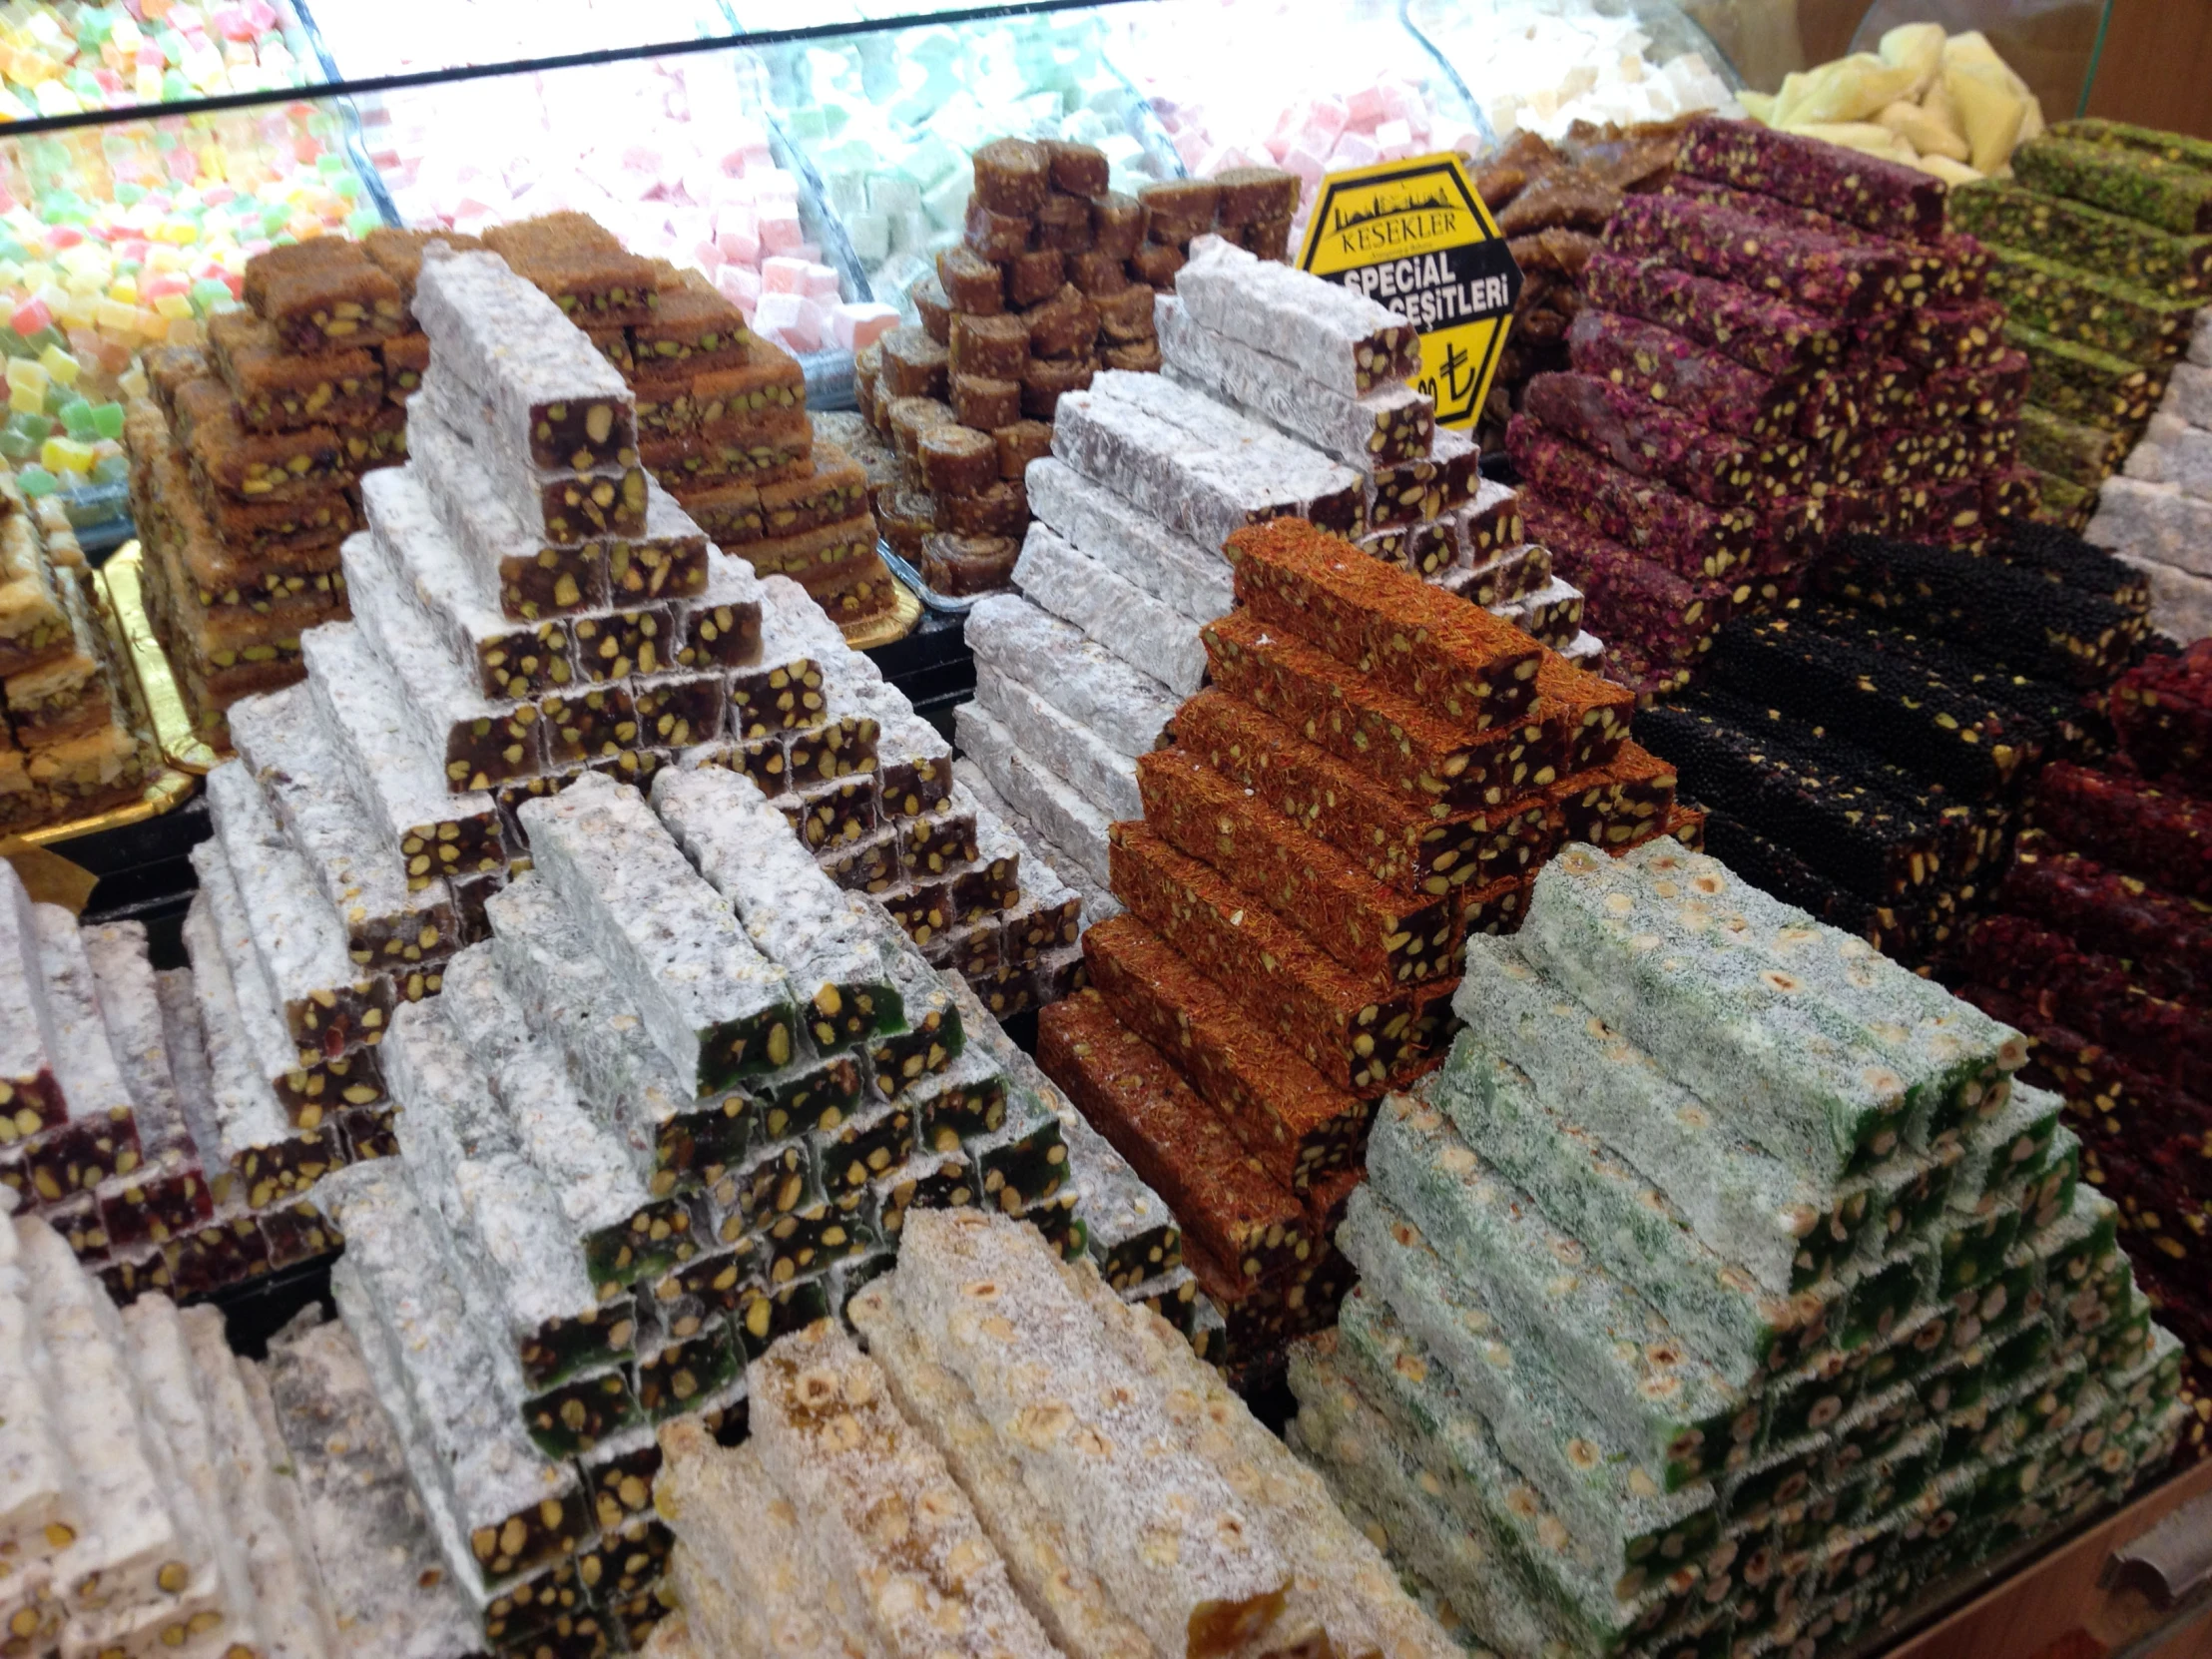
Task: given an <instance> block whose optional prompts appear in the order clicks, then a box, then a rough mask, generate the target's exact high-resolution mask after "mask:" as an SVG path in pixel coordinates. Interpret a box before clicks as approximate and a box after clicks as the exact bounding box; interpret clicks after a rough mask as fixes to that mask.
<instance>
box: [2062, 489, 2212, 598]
mask: <svg viewBox="0 0 2212 1659" xmlns="http://www.w3.org/2000/svg"><path fill="white" fill-rule="evenodd" d="M2082 534H2083V536H2084V537H2086V538H2087V539H2088V540H2089V541H2091V542H2094V543H2095V544H2096V545H2097V546H2099V547H2109V548H2111V549H2113V550H2114V551H2116V552H2120V553H2126V554H2130V555H2132V556H2134V557H2135V558H2138V559H2148V560H2156V561H2157V562H2158V563H2160V564H2165V565H2171V566H2173V567H2174V568H2175V569H2177V570H2180V571H2183V572H2186V573H2187V574H2189V575H2192V576H2200V577H2212V501H2208V500H2205V499H2203V498H2202V497H2200V496H2196V495H2191V494H2189V493H2188V492H2186V491H2185V490H2183V489H2182V487H2181V486H2180V485H2179V484H2178V483H2164V484H2150V483H2144V482H2142V481H2141V480H2140V479H2136V478H2107V479H2106V480H2105V481H2104V487H2103V488H2102V489H2100V490H2099V491H2098V492H2097V510H2096V516H2095V517H2093V518H2092V519H2090V520H2089V527H2088V528H2087V529H2086V530H2084V531H2083V532H2082Z"/></svg>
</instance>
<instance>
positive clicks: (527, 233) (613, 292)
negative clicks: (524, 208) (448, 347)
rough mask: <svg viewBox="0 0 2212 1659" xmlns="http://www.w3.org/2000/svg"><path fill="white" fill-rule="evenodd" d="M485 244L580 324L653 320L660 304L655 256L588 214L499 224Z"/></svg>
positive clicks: (492, 229)
mask: <svg viewBox="0 0 2212 1659" xmlns="http://www.w3.org/2000/svg"><path fill="white" fill-rule="evenodd" d="M484 246H485V247H486V248H488V249H490V250H491V252H493V253H494V254H497V255H498V256H499V257H500V258H501V259H503V260H505V261H506V262H507V264H509V265H510V266H512V267H513V268H514V269H515V272H516V274H517V275H519V276H521V277H525V278H526V279H528V280H529V281H530V282H532V283H534V284H535V285H536V286H538V287H539V288H542V289H543V290H544V291H545V293H546V294H547V295H548V296H549V297H550V298H551V299H552V301H553V302H554V303H555V304H556V305H558V306H560V307H561V310H562V312H563V314H565V315H566V316H568V317H569V318H570V319H571V320H572V321H574V322H576V323H578V324H580V325H589V326H594V327H597V326H603V325H608V324H613V323H618V322H620V323H637V322H650V321H651V320H652V319H653V314H654V312H655V311H656V310H657V309H658V308H659V306H660V293H659V291H658V277H657V275H656V273H655V272H654V269H653V262H652V261H651V260H641V259H639V258H638V257H637V256H636V255H634V254H630V253H627V252H625V251H624V249H623V247H622V244H621V243H619V242H617V241H616V240H615V238H614V237H613V235H612V234H610V233H609V232H608V231H606V230H605V229H603V228H602V227H601V226H600V225H599V224H598V223H597V222H596V221H594V220H593V219H591V218H590V217H589V216H588V215H585V214H580V213H553V214H546V215H545V216H543V217H542V218H539V219H526V220H523V221H521V222H519V223H517V224H513V225H497V226H494V227H492V228H491V229H490V230H489V231H487V232H486V233H485V235H484Z"/></svg>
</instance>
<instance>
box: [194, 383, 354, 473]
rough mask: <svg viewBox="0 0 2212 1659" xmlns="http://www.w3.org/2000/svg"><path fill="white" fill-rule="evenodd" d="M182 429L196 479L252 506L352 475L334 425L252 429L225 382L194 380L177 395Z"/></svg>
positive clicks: (343, 447) (343, 446)
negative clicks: (265, 429) (275, 430)
mask: <svg viewBox="0 0 2212 1659" xmlns="http://www.w3.org/2000/svg"><path fill="white" fill-rule="evenodd" d="M177 432H178V436H179V437H180V438H181V439H182V440H183V442H184V445H185V449H186V452H187V453H188V454H189V455H190V456H191V457H192V466H193V472H194V474H195V476H196V477H198V478H201V479H204V480H206V482H207V484H208V486H209V487H210V488H211V489H216V490H222V491H225V492H227V493H229V494H230V495H232V496H235V497H237V498H238V499H240V500H242V501H245V502H248V503H250V504H259V503H263V502H277V501H296V500H299V499H300V498H301V497H304V496H309V495H316V494H319V493H321V492H322V491H323V490H324V489H326V488H327V487H328V486H329V485H330V484H331V483H332V482H340V483H342V482H344V481H345V480H346V478H347V477H348V476H349V474H348V472H347V469H346V465H345V445H344V444H343V442H341V441H340V439H339V437H338V434H337V432H336V431H335V430H334V429H333V428H331V427H329V426H313V425H310V426H300V427H294V428H290V429H287V430H285V431H280V432H250V431H248V430H247V429H246V427H245V426H243V425H242V424H240V422H239V418H238V405H237V404H236V403H235V402H234V401H233V400H232V397H231V390H230V388H229V387H228V386H226V385H225V384H224V383H223V382H222V381H221V380H217V379H214V378H209V379H205V380H195V381H193V382H192V383H191V384H189V385H186V386H184V387H181V388H180V389H179V391H178V393H177Z"/></svg>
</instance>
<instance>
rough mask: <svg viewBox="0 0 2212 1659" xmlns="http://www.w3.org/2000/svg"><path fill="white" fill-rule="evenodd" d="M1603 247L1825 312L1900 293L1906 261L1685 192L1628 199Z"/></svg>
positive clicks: (1885, 305) (1858, 312) (1841, 312)
mask: <svg viewBox="0 0 2212 1659" xmlns="http://www.w3.org/2000/svg"><path fill="white" fill-rule="evenodd" d="M1605 246H1606V249H1607V250H1608V251H1610V252H1612V253H1616V254H1624V255H1627V256H1628V257H1629V258H1631V259H1652V258H1664V259H1668V260H1671V261H1673V262H1674V263H1675V264H1677V265H1680V266H1686V267H1688V268H1689V269H1690V270H1691V271H1694V272H1696V273H1698V274H1699V275H1701V276H1705V277H1712V278H1713V279H1714V280H1716V281H1721V282H1733V283H1735V284H1737V285H1738V286H1739V287H1743V288H1748V289H1750V290H1751V291H1752V292H1754V293H1763V294H1766V295H1769V296H1770V297H1773V298H1780V299H1787V300H1788V301H1789V302H1790V303H1791V304H1793V305H1800V306H1803V307H1804V308H1805V309H1806V310H1809V311H1812V312H1814V313H1816V314H1817V315H1822V316H1864V315H1866V314H1867V313H1869V312H1871V311H1881V310H1887V309H1889V308H1890V307H1891V306H1893V305H1896V304H1898V303H1899V302H1900V301H1901V299H1902V298H1903V287H1902V284H1901V280H1900V278H1901V277H1902V276H1903V270H1902V266H1901V262H1900V261H1899V259H1898V257H1897V256H1896V255H1895V254H1894V253H1891V252H1889V251H1888V250H1886V249H1879V248H1860V247H1853V246H1852V245H1851V244H1849V243H1845V242H1840V241H1838V240H1837V239H1836V238H1834V237H1824V236H1822V235H1821V234H1820V233H1819V232H1817V231H1807V230H1803V229H1800V228H1798V227H1795V226H1789V225H1776V224H1773V223H1770V222H1768V221H1765V220H1759V219H1752V218H1748V217H1747V216H1745V215H1743V214H1739V213H1731V212H1730V211H1729V210H1728V209H1726V208H1717V207H1714V206H1712V205H1711V204H1710V203H1705V202H1693V201H1688V200H1686V199H1684V198H1682V197H1668V196H1630V197H1626V198H1624V199H1623V200H1622V202H1621V205H1620V208H1619V209H1618V210H1617V211H1616V212H1615V213H1614V215H1613V217H1612V219H1611V220H1609V221H1608V222H1607V223H1606V227H1605Z"/></svg>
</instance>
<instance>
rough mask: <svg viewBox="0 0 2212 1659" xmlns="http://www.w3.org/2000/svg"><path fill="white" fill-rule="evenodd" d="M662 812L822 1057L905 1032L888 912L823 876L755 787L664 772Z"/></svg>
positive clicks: (714, 774) (656, 787)
mask: <svg viewBox="0 0 2212 1659" xmlns="http://www.w3.org/2000/svg"><path fill="white" fill-rule="evenodd" d="M653 810H654V811H655V812H657V813H659V814H660V816H661V822H662V823H664V824H665V825H667V826H668V829H669V831H670V833H672V834H673V835H674V836H675V837H676V844H677V845H678V846H680V847H682V848H683V849H684V852H685V855H686V856H687V857H689V858H690V859H691V860H692V862H693V863H695V864H697V865H698V866H699V872H700V874H702V875H704V876H706V878H707V879H708V880H709V881H711V882H712V883H713V884H714V886H715V890H716V891H718V892H720V893H721V894H722V896H723V897H724V898H726V899H728V900H729V901H730V905H731V907H732V908H733V909H735V910H736V911H737V913H738V919H739V920H741V921H742V922H744V924H745V930H746V932H747V933H748V934H749V935H750V936H751V938H752V940H753V942H754V944H755V945H757V946H759V948H760V951H761V954H762V955H763V956H765V957H766V958H767V959H768V960H769V961H771V962H775V963H777V964H779V965H780V966H782V967H783V969H784V971H785V973H786V974H787V975H789V977H790V980H791V984H792V988H793V991H794V992H795V994H796V997H797V1000H798V1002H799V1005H800V1007H801V1008H802V1010H804V1011H803V1013H802V1016H801V1017H802V1020H803V1022H804V1023H805V1025H806V1028H807V1032H808V1035H809V1036H811V1037H813V1038H814V1041H815V1046H816V1047H817V1048H818V1049H820V1050H821V1051H822V1052H823V1053H825V1054H828V1053H830V1052H833V1051H834V1050H836V1049H839V1048H844V1047H847V1046H849V1045H850V1044H852V1043H854V1042H857V1041H860V1040H862V1039H864V1038H866V1037H869V1036H873V1035H874V1034H876V1033H877V1032H880V1031H894V1030H897V1029H898V1028H899V1027H900V1025H901V1024H902V1023H903V1018H904V1016H903V1012H902V1010H901V1009H900V1008H899V1005H898V995H897V992H896V991H895V990H894V989H893V988H892V987H891V984H890V981H889V978H888V975H887V973H886V971H885V968H884V963H883V951H882V944H881V938H882V934H883V925H882V921H881V912H879V911H876V910H874V909H873V908H872V907H870V906H869V905H868V903H867V901H866V900H865V899H863V898H861V897H859V896H858V895H856V894H853V893H848V892H846V891H844V890H843V889H842V888H840V887H839V886H838V885H837V884H836V883H835V882H833V881H831V880H830V877H829V876H828V875H826V874H824V873H823V870H822V866H821V865H819V864H818V863H816V862H815V860H814V859H813V858H812V857H811V856H809V854H808V851H807V848H806V847H805V846H804V845H802V844H801V843H800V841H799V839H798V837H796V836H795V835H793V834H791V833H790V826H789V825H788V824H787V823H786V822H785V819H784V815H783V814H782V813H780V812H778V811H777V810H776V809H775V808H774V807H771V806H770V805H769V804H768V800H767V798H766V797H765V796H763V795H762V794H761V792H760V791H759V790H758V789H757V788H755V787H754V785H753V783H752V781H751V780H750V779H747V778H742V777H740V776H739V775H738V774H736V773H734V772H726V771H724V770H722V769H720V768H712V769H708V770H704V771H698V772H682V771H675V770H671V771H667V772H663V773H662V774H661V775H660V777H658V778H656V779H655V780H654V781H653Z"/></svg>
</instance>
